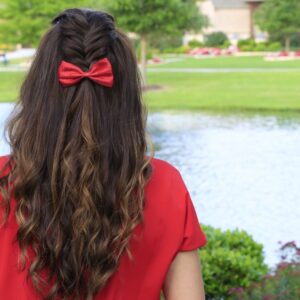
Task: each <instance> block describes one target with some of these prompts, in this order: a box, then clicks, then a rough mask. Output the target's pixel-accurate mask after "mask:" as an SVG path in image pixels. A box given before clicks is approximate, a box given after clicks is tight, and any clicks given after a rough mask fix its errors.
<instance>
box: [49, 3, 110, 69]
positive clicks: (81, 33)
mask: <svg viewBox="0 0 300 300" xmlns="http://www.w3.org/2000/svg"><path fill="white" fill-rule="evenodd" d="M52 23H53V24H56V26H59V29H60V33H61V47H62V51H63V59H64V60H67V61H69V62H71V63H73V64H76V65H77V66H79V67H80V68H81V69H82V70H88V69H89V68H90V65H91V64H92V63H93V62H95V61H97V60H98V59H100V58H101V57H104V56H106V55H107V52H108V48H109V46H110V45H111V43H112V42H113V40H114V39H115V37H116V33H115V31H114V30H115V25H114V19H113V17H111V16H110V15H108V14H106V13H95V12H92V11H89V10H84V11H83V10H78V9H68V10H66V11H65V12H63V13H62V14H61V15H60V16H58V17H57V18H55V19H54V20H53V21H52Z"/></svg>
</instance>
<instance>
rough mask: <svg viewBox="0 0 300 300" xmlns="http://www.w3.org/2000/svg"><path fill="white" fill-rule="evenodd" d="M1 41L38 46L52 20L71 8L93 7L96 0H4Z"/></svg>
mask: <svg viewBox="0 0 300 300" xmlns="http://www.w3.org/2000/svg"><path fill="white" fill-rule="evenodd" d="M2 3H3V4H2V7H1V8H0V19H1V23H0V32H1V35H0V39H1V41H2V42H3V43H11V44H17V43H20V44H22V45H25V46H28V45H31V46H36V44H37V43H38V41H39V39H40V38H41V36H42V34H43V33H44V31H45V30H46V29H47V28H48V27H49V26H50V21H51V19H52V18H53V17H54V16H55V15H56V14H57V13H59V12H60V11H62V10H64V9H65V8H70V7H76V6H77V7H92V6H95V5H96V1H95V0H59V1H54V0H50V1H49V0H2Z"/></svg>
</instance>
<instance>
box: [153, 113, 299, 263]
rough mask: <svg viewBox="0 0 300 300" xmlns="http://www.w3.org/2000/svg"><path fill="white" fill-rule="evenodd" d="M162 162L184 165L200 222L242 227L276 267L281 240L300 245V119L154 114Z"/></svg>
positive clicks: (155, 135) (155, 139) (154, 129)
mask: <svg viewBox="0 0 300 300" xmlns="http://www.w3.org/2000/svg"><path fill="white" fill-rule="evenodd" d="M148 125H149V130H150V133H151V135H152V139H153V141H154V143H155V145H156V155H157V157H160V158H162V159H166V160H168V161H169V162H171V163H173V164H174V165H175V166H177V167H178V168H179V169H180V170H181V172H182V175H183V177H184V179H185V181H186V184H187V186H188V187H189V189H190V192H191V196H192V198H193V200H194V202H195V206H196V210H197V213H198V216H199V219H200V222H203V223H206V224H211V225H214V226H217V227H221V228H224V229H227V228H231V229H233V228H236V227H239V228H243V229H245V230H247V231H248V232H249V233H251V234H252V235H253V236H254V237H255V239H256V240H257V241H259V242H261V243H263V244H264V245H265V249H266V254H267V261H268V263H269V264H274V262H275V261H276V259H277V256H276V252H275V250H276V249H277V248H278V244H277V242H278V241H280V240H281V241H289V240H295V239H296V240H297V239H298V241H299V242H300V236H299V226H300V205H299V201H300V200H299V199H300V152H299V149H300V118H299V117H298V116H293V117H292V116H289V117H287V118H284V117H283V116H282V115H281V116H261V115H252V116H245V115H240V116H236V115H235V116H230V115H227V116H224V115H217V114H215V115H208V114H203V113H188V114H175V113H159V112H157V113H153V114H151V115H150V116H149V122H148Z"/></svg>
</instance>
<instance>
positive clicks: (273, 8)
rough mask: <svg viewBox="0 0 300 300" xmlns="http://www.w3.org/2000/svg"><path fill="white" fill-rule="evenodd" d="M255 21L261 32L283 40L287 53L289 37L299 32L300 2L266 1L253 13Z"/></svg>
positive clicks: (286, 0) (288, 0)
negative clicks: (263, 31)
mask: <svg viewBox="0 0 300 300" xmlns="http://www.w3.org/2000/svg"><path fill="white" fill-rule="evenodd" d="M255 20H256V23H257V25H259V27H260V28H261V29H262V30H265V31H267V32H268V33H269V34H270V35H271V36H276V37H278V38H280V39H283V40H284V43H285V48H286V50H287V51H289V50H290V41H291V37H292V36H293V35H294V34H295V33H298V32H300V1H299V0H284V1H283V0H266V1H265V2H264V3H263V4H262V5H261V7H260V8H259V9H258V11H257V12H256V13H255Z"/></svg>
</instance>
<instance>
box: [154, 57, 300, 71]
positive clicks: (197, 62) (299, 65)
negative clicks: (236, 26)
mask: <svg viewBox="0 0 300 300" xmlns="http://www.w3.org/2000/svg"><path fill="white" fill-rule="evenodd" d="M168 58H176V59H178V60H180V61H174V62H168V63H163V64H160V65H158V64H154V65H150V66H149V67H150V68H268V69H269V68H274V69H277V68H279V69H282V68H289V69H290V68H291V69H300V59H297V60H293V61H276V62H274V61H272V62H270V61H265V60H264V59H263V57H262V56H253V57H233V56H228V57H223V56H222V57H221V56H220V57H213V58H198V59H197V58H194V57H183V56H181V57H180V56H178V57H176V56H173V57H172V56H171V57H165V59H168Z"/></svg>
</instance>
